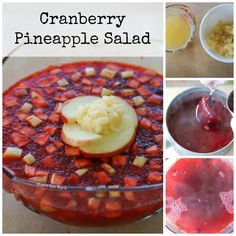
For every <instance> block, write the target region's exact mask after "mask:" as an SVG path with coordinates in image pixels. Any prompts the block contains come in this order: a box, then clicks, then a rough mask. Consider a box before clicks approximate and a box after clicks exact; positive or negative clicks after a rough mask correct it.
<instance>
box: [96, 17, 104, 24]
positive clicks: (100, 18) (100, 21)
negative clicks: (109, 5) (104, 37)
mask: <svg viewBox="0 0 236 236" xmlns="http://www.w3.org/2000/svg"><path fill="white" fill-rule="evenodd" d="M97 18H98V22H97V24H99V25H102V24H103V21H102V19H104V20H105V19H106V16H97Z"/></svg>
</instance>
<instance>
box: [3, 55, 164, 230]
mask: <svg viewBox="0 0 236 236" xmlns="http://www.w3.org/2000/svg"><path fill="white" fill-rule="evenodd" d="M88 59H90V60H101V59H100V58H82V59H81V58H79V59H78V58H16V57H8V58H4V63H3V78H4V80H3V87H4V89H6V88H8V87H9V86H11V85H12V84H14V83H15V82H16V81H18V80H19V79H21V78H23V77H25V76H27V75H29V74H31V73H33V72H35V71H38V70H41V69H43V68H46V67H47V66H49V65H57V64H62V63H67V62H73V61H80V60H88ZM105 60H113V61H125V62H127V63H131V64H138V65H142V66H144V67H145V66H146V67H147V66H148V67H149V68H150V67H151V69H155V70H157V71H160V68H161V65H162V60H161V59H160V58H159V59H158V58H156V59H155V58H146V59H145V58H123V59H122V58H117V59H114V58H112V59H110V58H105ZM3 187H4V190H5V191H6V192H8V193H13V194H14V195H15V197H16V199H17V200H19V201H21V202H22V203H23V204H24V205H25V206H26V207H27V208H29V209H30V210H33V211H34V212H37V213H39V214H41V215H45V216H48V217H50V218H52V219H54V220H57V221H60V222H62V223H65V224H71V225H77V226H94V227H97V226H101V227H104V226H110V225H121V224H128V223H131V222H134V221H137V220H141V219H144V218H146V217H148V216H151V215H154V214H158V213H160V212H161V211H162V206H163V184H162V183H160V184H152V185H143V186H136V187H115V188H114V187H112V188H111V187H106V186H98V187H94V186H93V187H89V186H87V187H80V186H65V185H63V186H57V185H50V184H43V183H36V182H33V181H29V180H26V179H22V178H18V177H16V176H14V175H13V174H12V173H11V171H10V170H9V169H7V168H6V167H3Z"/></svg>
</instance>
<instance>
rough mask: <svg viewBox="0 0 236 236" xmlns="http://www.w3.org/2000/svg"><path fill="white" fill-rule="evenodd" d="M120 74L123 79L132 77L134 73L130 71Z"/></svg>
mask: <svg viewBox="0 0 236 236" xmlns="http://www.w3.org/2000/svg"><path fill="white" fill-rule="evenodd" d="M120 74H121V77H122V78H123V79H128V78H132V77H134V71H132V70H127V71H122V72H121V73H120Z"/></svg>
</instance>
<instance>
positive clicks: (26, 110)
mask: <svg viewBox="0 0 236 236" xmlns="http://www.w3.org/2000/svg"><path fill="white" fill-rule="evenodd" d="M32 108H33V105H32V104H30V103H28V102H25V103H24V104H23V105H22V106H21V108H20V111H21V112H24V113H30V111H31V110H32Z"/></svg>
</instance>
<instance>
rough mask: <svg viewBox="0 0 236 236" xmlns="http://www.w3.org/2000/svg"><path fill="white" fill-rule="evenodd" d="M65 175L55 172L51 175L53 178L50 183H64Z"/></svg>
mask: <svg viewBox="0 0 236 236" xmlns="http://www.w3.org/2000/svg"><path fill="white" fill-rule="evenodd" d="M65 179H66V178H65V177H63V176H61V175H57V174H55V173H54V174H53V175H52V176H51V179H50V183H51V184H56V185H62V184H63V183H64V181H65Z"/></svg>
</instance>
